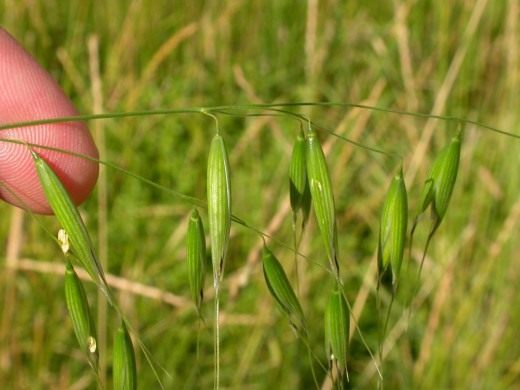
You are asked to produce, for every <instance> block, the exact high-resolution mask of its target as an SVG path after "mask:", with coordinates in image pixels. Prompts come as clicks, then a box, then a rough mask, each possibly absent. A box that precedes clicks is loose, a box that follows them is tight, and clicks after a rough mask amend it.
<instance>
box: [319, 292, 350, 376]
mask: <svg viewBox="0 0 520 390" xmlns="http://www.w3.org/2000/svg"><path fill="white" fill-rule="evenodd" d="M349 326H350V317H349V312H348V306H347V302H346V301H345V298H344V297H343V294H342V292H341V289H340V287H339V286H338V285H336V287H335V288H334V290H333V291H332V294H331V295H330V298H329V301H328V303H327V307H326V309H325V342H326V350H327V353H328V354H329V358H330V360H331V361H332V362H335V363H336V364H337V367H338V370H339V372H340V374H341V376H343V375H344V374H346V372H347V354H348V338H349Z"/></svg>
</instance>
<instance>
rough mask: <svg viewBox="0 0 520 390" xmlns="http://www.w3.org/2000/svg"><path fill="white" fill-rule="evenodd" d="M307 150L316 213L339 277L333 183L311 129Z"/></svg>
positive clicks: (334, 269)
mask: <svg viewBox="0 0 520 390" xmlns="http://www.w3.org/2000/svg"><path fill="white" fill-rule="evenodd" d="M305 150H306V153H305V155H306V160H307V176H308V178H309V186H310V190H311V196H312V205H313V207H314V213H315V215H316V220H317V221H318V227H319V229H320V233H321V236H322V238H323V241H324V244H325V251H326V253H327V257H328V259H329V262H330V264H331V267H332V271H333V272H334V274H335V276H336V277H339V264H338V260H337V252H338V250H337V248H338V238H337V228H336V215H335V208H334V196H333V193H332V184H331V180H330V174H329V170H328V167H327V162H326V161H325V156H324V154H323V150H322V149H321V145H320V142H319V140H318V138H317V136H316V133H315V132H314V131H312V130H309V132H308V133H307V135H306V148H305Z"/></svg>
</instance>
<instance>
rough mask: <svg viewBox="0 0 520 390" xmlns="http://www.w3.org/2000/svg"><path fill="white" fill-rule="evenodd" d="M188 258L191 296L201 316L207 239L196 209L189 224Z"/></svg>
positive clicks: (187, 238)
mask: <svg viewBox="0 0 520 390" xmlns="http://www.w3.org/2000/svg"><path fill="white" fill-rule="evenodd" d="M186 257H187V262H188V279H189V283H190V290H191V296H192V298H193V301H194V303H195V306H196V307H197V312H198V313H199V315H200V307H201V305H202V301H203V299H204V295H203V292H204V277H205V274H206V238H205V234H204V226H203V224H202V219H201V218H200V215H199V213H198V211H197V210H196V209H193V211H192V213H191V216H190V221H189V224H188V234H187V236H186Z"/></svg>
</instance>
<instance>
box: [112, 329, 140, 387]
mask: <svg viewBox="0 0 520 390" xmlns="http://www.w3.org/2000/svg"><path fill="white" fill-rule="evenodd" d="M113 385H114V390H135V389H137V370H136V365H135V354H134V347H133V345H132V339H131V338H130V335H129V334H128V331H127V329H126V325H125V323H124V322H123V323H122V324H121V326H120V327H119V328H118V329H117V330H116V333H115V335H114V351H113Z"/></svg>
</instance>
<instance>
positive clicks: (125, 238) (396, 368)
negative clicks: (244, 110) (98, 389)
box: [0, 0, 520, 389]
mask: <svg viewBox="0 0 520 390" xmlns="http://www.w3.org/2000/svg"><path fill="white" fill-rule="evenodd" d="M0 20H1V23H2V25H3V26H4V27H5V28H6V29H7V30H8V31H9V32H10V33H11V34H12V35H14V36H15V37H16V38H17V39H18V40H19V41H20V42H21V43H22V44H23V45H24V46H25V47H26V48H27V50H28V51H29V52H31V53H32V54H33V55H34V56H35V57H36V58H37V59H38V61H39V62H40V63H41V64H42V65H43V66H44V67H45V68H46V69H48V70H49V72H51V74H52V75H53V76H54V77H55V78H56V79H57V80H58V82H59V83H60V85H62V86H63V88H64V90H65V91H66V92H67V94H68V95H69V96H70V97H71V98H72V99H73V101H74V102H75V104H76V105H77V107H78V109H79V110H80V112H82V113H85V114H86V113H100V112H112V111H131V110H145V109H146V110H148V109H162V108H181V107H192V106H211V105H223V104H246V103H262V102H276V101H282V102H297V101H335V102H351V103H363V104H369V105H377V106H381V107H387V108H392V109H396V110H407V111H414V112H422V113H432V114H440V115H454V116H459V117H463V118H467V119H472V120H477V121H481V122H484V123H487V124H489V125H492V126H495V127H498V128H501V129H505V130H508V131H511V132H515V133H516V134H519V133H520V128H519V125H518V123H519V120H520V115H519V112H520V111H519V110H518V107H519V103H520V95H519V91H520V51H519V49H520V44H519V42H520V26H519V21H520V4H519V2H518V1H517V0H504V1H488V0H475V1H470V0H457V1H452V2H450V4H449V6H448V5H447V3H443V2H431V1H412V0H410V1H407V0H404V1H399V0H395V1H392V2H346V1H340V0H308V1H298V2H294V1H285V0H284V1H281V0H280V1H258V0H257V1H247V0H232V1H227V2H220V1H198V0H197V1H195V0H194V1H189V2H181V1H170V0H156V1H148V0H134V1H124V0H112V1H107V2H94V1H85V0H72V1H68V2H62V1H59V0H45V1H43V0H4V1H3V2H0ZM0 93H1V92H0ZM296 110H297V111H299V112H302V113H305V114H308V115H311V117H312V119H313V120H315V121H316V122H318V123H320V124H321V125H323V126H325V127H327V128H328V129H330V130H333V131H335V132H337V133H339V134H341V135H343V136H346V137H348V138H350V139H353V140H356V141H359V142H361V143H363V144H367V145H371V146H375V147H378V148H381V149H384V150H386V151H392V152H398V153H400V154H402V155H403V156H404V166H405V171H406V176H407V185H408V187H409V196H410V207H411V214H412V216H413V215H415V213H416V210H417V207H418V205H417V202H418V197H419V194H420V189H421V186H422V182H423V181H424V178H425V176H426V174H427V171H428V167H429V166H430V163H431V161H432V156H434V155H435V153H436V152H437V151H438V150H439V149H440V148H441V147H442V146H443V145H444V144H445V143H446V142H447V140H448V139H449V137H450V136H451V135H452V134H453V131H454V129H453V127H452V126H449V125H448V124H447V123H446V122H443V121H439V120H432V119H425V118H416V117H410V116H403V115H395V114H388V113H379V112H374V111H369V110H363V109H345V108H330V107H314V108H309V107H307V108H302V109H296ZM27 119H31V118H27ZM219 119H220V122H221V127H222V129H223V133H224V135H225V137H226V140H227V144H228V149H229V152H230V161H231V168H232V180H233V198H234V205H233V208H234V213H235V214H236V215H237V216H239V217H241V218H244V219H246V220H247V221H248V222H249V223H251V224H252V225H253V226H255V227H258V228H260V229H262V230H263V231H265V232H269V233H270V234H273V235H274V236H275V237H276V238H277V239H279V240H281V241H283V242H285V243H288V244H291V243H292V233H291V215H290V208H289V203H288V183H287V168H288V164H289V157H290V150H291V145H292V142H293V140H294V138H295V136H296V134H297V132H298V130H299V126H298V124H297V123H296V122H295V121H294V120H290V119H288V118H277V117H249V118H246V117H243V116H233V117H230V116H223V115H222V116H219ZM90 128H91V130H92V132H93V134H94V136H95V138H96V140H97V143H98V146H99V148H100V151H101V158H102V159H103V160H107V161H110V162H113V163H115V164H117V165H118V166H120V167H122V168H125V169H128V170H130V171H132V172H134V173H136V174H140V175H143V176H145V177H147V178H149V179H151V180H153V181H155V182H156V183H158V184H160V185H163V186H166V187H169V188H172V189H175V190H176V191H180V192H182V193H185V194H189V195H192V196H196V197H198V198H201V199H203V198H205V169H206V156H207V152H208V147H209V141H210V139H211V136H212V134H213V131H214V124H213V123H212V122H211V120H210V119H209V118H207V117H204V116H201V115H195V114H190V115H167V116H149V117H139V118H127V119H111V120H102V121H93V122H91V123H90ZM466 130H467V131H466V134H465V140H464V143H463V150H462V158H461V166H460V173H459V178H458V182H457V185H456V188H455V192H454V196H453V198H452V203H451V207H450V209H449V210H448V214H447V216H446V218H445V221H444V222H443V224H442V225H441V228H440V229H439V231H438V234H437V236H436V238H435V239H434V241H433V243H432V246H431V248H430V251H429V254H428V256H427V258H426V264H425V269H424V272H423V278H422V281H421V287H420V290H419V293H418V296H417V305H419V310H418V312H417V313H416V315H415V318H414V324H413V327H412V329H411V330H410V337H408V336H407V335H406V330H405V327H404V323H405V318H404V316H403V310H402V306H400V304H399V302H397V303H396V304H395V306H394V308H395V310H394V313H393V315H392V318H391V326H390V328H389V334H388V336H387V338H386V347H385V349H386V351H387V352H388V353H387V355H386V357H385V383H386V387H387V388H389V389H392V388H425V389H429V388H432V389H433V388H435V389H438V388H453V389H463V388H471V389H510V388H515V387H520V353H519V351H520V339H519V338H518V329H519V326H520V312H519V310H518V308H519V307H520V294H519V293H518V286H519V285H520V273H519V270H520V256H519V255H518V254H519V253H520V247H519V240H518V238H519V221H520V195H519V189H520V177H519V174H518V166H519V162H520V161H519V160H520V157H519V156H520V154H519V147H520V144H519V143H518V142H517V141H514V140H512V139H511V138H507V137H504V136H500V135H497V134H494V133H491V132H488V131H484V130H482V129H480V128H477V127H475V126H468V127H467V128H466ZM320 137H322V141H323V145H324V150H325V151H326V154H327V160H328V162H329V165H330V169H331V176H332V179H333V183H334V191H335V197H336V206H337V217H338V225H339V226H338V228H339V237H340V259H341V266H342V268H343V277H344V282H345V286H346V290H347V295H348V297H349V299H350V301H351V302H353V303H354V302H355V314H356V316H357V317H358V318H359V322H360V327H361V329H362V332H363V335H364V336H365V338H366V340H367V342H368V344H369V345H370V348H371V349H372V351H374V352H375V351H376V350H377V323H376V309H375V286H374V262H375V256H374V254H375V249H376V242H377V229H378V219H379V212H380V211H379V210H380V207H381V204H382V200H383V197H384V194H385V191H386V189H387V186H388V183H389V180H390V178H391V175H392V174H393V172H394V171H395V169H396V168H397V164H398V163H397V162H396V161H395V160H391V159H388V158H384V157H382V156H381V155H377V154H373V153H370V152H367V151H366V150H363V149H360V148H356V147H352V145H350V144H347V143H345V142H343V141H341V140H338V139H336V138H334V137H330V136H328V135H327V134H326V133H324V132H322V133H321V134H320ZM190 209H191V206H190V205H189V204H186V203H184V202H182V201H180V200H179V199H178V198H175V197H174V196H172V195H171V194H168V193H166V192H162V191H159V190H157V189H155V188H152V187H150V186H147V185H146V184H144V183H142V182H139V181H137V180H135V179H133V178H130V177H128V176H126V175H123V174H121V173H120V172H117V171H114V170H110V169H103V170H102V172H101V175H100V180H99V182H98V186H97V188H96V191H95V193H94V194H93V195H92V196H91V198H90V199H89V200H88V201H87V202H86V203H85V204H84V206H82V212H83V213H84V216H85V218H86V220H87V222H88V226H89V229H90V231H91V233H92V235H93V237H94V238H95V241H96V245H97V247H98V248H99V253H100V256H101V258H102V259H103V261H104V262H105V264H106V267H107V269H108V271H109V272H110V273H111V274H113V275H117V276H119V277H120V279H115V280H112V282H113V283H116V284H117V285H118V286H119V291H120V299H121V301H122V303H123V308H124V310H125V311H126V313H128V316H129V318H130V319H131V322H132V324H133V325H134V327H135V328H137V329H139V332H140V335H141V337H142V338H143V340H144V341H145V342H146V344H147V345H148V346H149V348H150V350H151V351H152V353H153V355H154V357H155V359H156V360H157V361H158V362H159V363H160V364H161V365H163V366H164V367H165V368H166V370H168V371H169V372H170V373H171V375H172V376H171V378H167V377H164V378H163V379H164V381H165V384H166V386H167V388H171V389H199V388H211V387H212V386H213V352H212V332H211V329H210V328H208V327H206V326H202V327H201V329H200V332H198V330H199V327H198V325H197V320H196V314H195V311H194V309H193V307H192V305H191V303H190V302H189V300H188V297H189V289H188V285H187V273H186V272H187V270H186V266H185V263H184V260H185V254H184V234H185V230H186V225H187V217H188V215H189V212H190ZM0 211H1V214H2V215H3V216H4V218H2V220H1V221H0V237H1V239H2V242H3V244H4V245H3V250H2V251H1V257H2V259H1V263H0V264H1V265H2V268H1V270H0V273H1V275H0V276H1V277H0V280H1V283H0V302H2V306H1V307H0V313H1V323H0V386H1V387H2V388H6V389H49V388H53V389H85V388H95V381H94V378H93V376H92V374H91V372H90V370H89V368H88V367H87V364H86V362H85V359H84V357H83V356H82V354H81V353H80V351H79V350H78V347H77V344H76V340H75V337H74V335H73V331H72V327H71V324H70V321H69V319H68V317H67V313H66V309H65V303H64V299H63V280H62V273H63V268H64V266H63V264H64V263H63V258H62V255H61V253H60V251H59V248H58V247H57V246H56V245H55V244H54V243H53V242H52V241H51V240H49V238H48V236H46V235H45V233H44V231H43V229H42V228H41V226H39V225H38V223H36V221H35V220H34V219H33V218H31V217H29V216H28V215H26V214H24V213H23V212H21V211H19V210H15V209H14V208H12V207H11V206H8V205H5V204H2V205H0ZM203 218H204V220H205V221H206V216H205V214H204V213H203ZM44 224H45V226H46V227H47V228H48V229H50V230H51V231H56V230H57V229H58V226H57V223H56V221H55V220H54V219H53V218H44ZM425 234H426V229H425V228H424V227H423V228H422V229H420V231H419V234H418V239H417V241H416V245H414V248H413V250H412V261H413V262H414V263H416V262H417V261H419V260H420V255H421V250H422V244H423V243H424V238H425ZM321 245H322V243H321V239H320V238H319V237H318V232H317V230H316V226H315V224H314V222H313V221H312V222H311V224H310V226H309V231H308V232H307V234H306V236H305V238H304V240H303V244H302V247H301V251H302V252H303V253H305V254H306V255H308V256H309V258H310V261H305V260H300V296H301V299H302V302H303V305H304V309H305V311H306V313H307V316H308V318H309V327H310V330H311V335H310V337H311V343H312V347H313V351H314V353H315V355H316V356H317V357H318V358H319V359H320V360H321V361H322V362H323V363H325V361H326V360H325V359H326V357H325V348H324V342H323V330H322V316H323V310H324V303H325V301H326V299H327V296H328V291H329V287H330V284H331V278H330V275H328V274H327V272H326V271H324V268H323V267H320V266H318V265H317V264H326V260H325V258H324V257H323V250H322V248H321ZM260 249H261V242H260V241H259V239H258V237H257V236H256V235H255V234H254V233H253V232H251V231H249V230H247V229H245V228H243V227H242V226H239V225H233V227H232V240H231V244H230V249H229V256H228V261H227V269H226V279H225V280H226V281H225V283H224V290H225V291H224V300H223V304H222V305H223V313H222V321H223V330H222V343H221V387H222V388H223V389H293V388H301V389H307V388H312V387H313V385H312V379H311V374H310V370H309V361H308V360H307V359H305V358H303V356H305V350H304V347H303V346H302V345H300V343H299V342H298V341H297V340H296V339H295V338H294V336H293V334H292V333H291V330H290V329H289V326H288V324H287V321H286V320H285V319H284V318H283V316H282V315H281V314H280V312H279V311H278V310H277V309H276V307H275V306H274V304H273V300H272V299H271V298H270V297H269V296H268V292H267V288H266V286H265V284H264V282H263V276H262V273H261V267H260V266H259V255H260V253H259V251H260ZM273 249H274V251H275V253H276V254H277V256H278V257H279V258H280V259H281V260H282V262H283V263H284V266H285V268H286V270H289V271H290V272H293V271H292V270H293V266H294V263H293V255H292V253H291V252H290V251H289V250H287V249H284V248H283V247H279V246H276V245H273ZM293 280H294V279H293ZM88 287H89V288H88V291H89V293H90V297H91V302H92V303H94V301H95V299H94V298H95V296H96V291H95V289H94V288H93V286H91V285H89V286H88ZM209 287H210V283H209V282H208V290H207V296H211V291H210V289H209ZM211 306H212V305H211V304H206V305H205V309H204V311H205V313H206V316H207V317H208V318H211ZM96 311H97V318H98V321H99V322H98V323H99V326H100V328H101V329H100V339H99V343H100V348H101V350H102V351H103V349H104V348H105V344H106V345H107V347H108V348H109V349H110V348H111V347H110V344H111V337H112V336H111V333H112V331H113V329H114V327H115V325H116V323H115V321H114V318H115V316H114V315H113V313H111V312H108V313H107V310H106V307H105V305H104V304H103V301H100V302H98V304H97V305H96ZM197 335H200V355H199V356H197V353H196V345H197ZM105 337H106V338H107V342H105V341H104V338H105ZM109 354H110V351H107V352H106V353H105V354H104V356H109ZM137 358H138V368H139V382H140V383H139V384H140V387H141V388H143V389H151V388H157V383H156V382H155V381H154V378H153V375H152V373H151V370H150V368H149V367H148V366H147V364H146V361H145V359H144V357H143V356H142V354H140V353H138V355H137ZM103 364H106V367H107V380H108V382H107V383H108V384H110V377H111V375H110V362H103ZM315 364H316V363H315ZM318 375H319V380H320V383H323V388H330V383H329V382H328V380H327V379H326V378H325V373H324V372H321V371H319V369H318ZM350 378H351V382H350V384H349V385H348V386H349V387H352V388H374V387H375V386H376V384H377V375H376V373H375V371H374V365H373V361H372V359H371V358H370V356H369V355H368V353H367V351H366V350H365V349H364V347H363V345H362V343H361V341H360V337H359V335H357V334H355V335H353V338H352V342H351V356H350Z"/></svg>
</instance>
